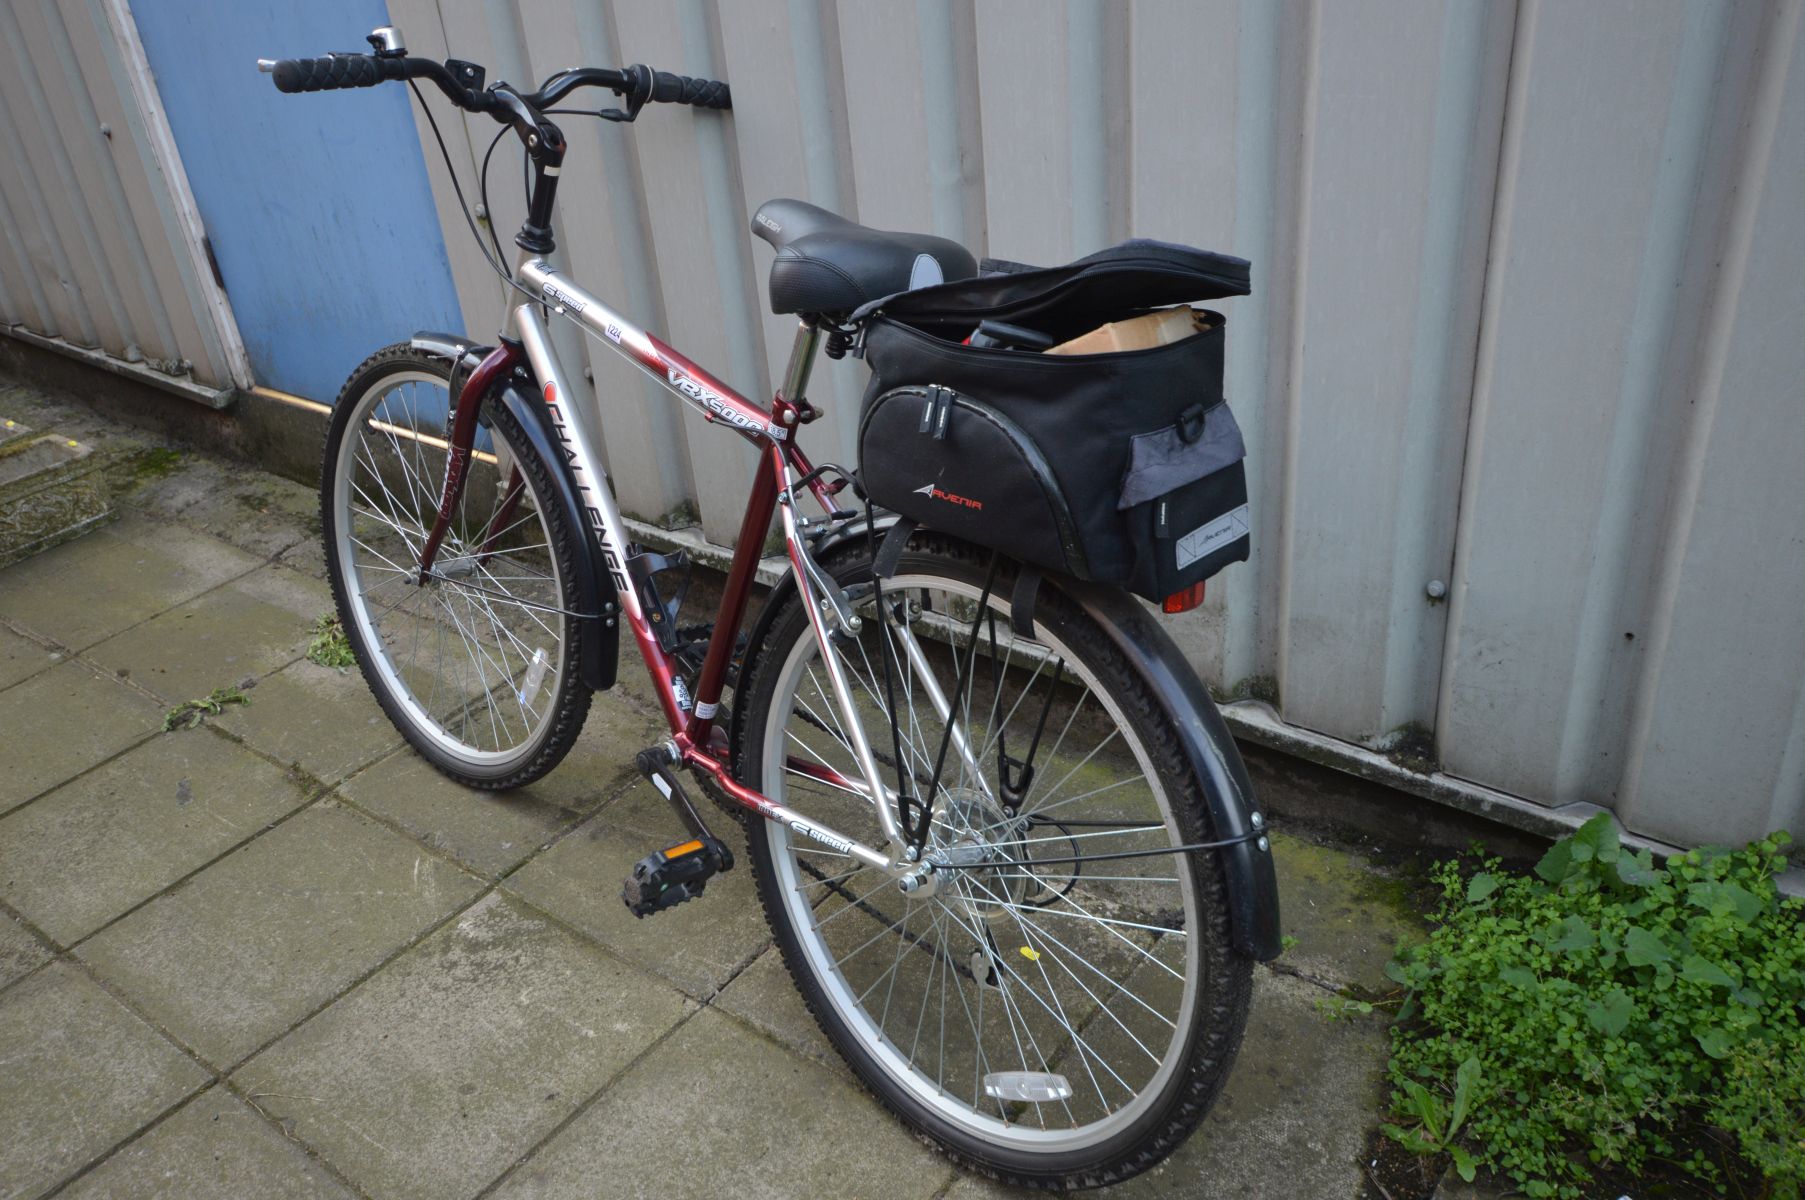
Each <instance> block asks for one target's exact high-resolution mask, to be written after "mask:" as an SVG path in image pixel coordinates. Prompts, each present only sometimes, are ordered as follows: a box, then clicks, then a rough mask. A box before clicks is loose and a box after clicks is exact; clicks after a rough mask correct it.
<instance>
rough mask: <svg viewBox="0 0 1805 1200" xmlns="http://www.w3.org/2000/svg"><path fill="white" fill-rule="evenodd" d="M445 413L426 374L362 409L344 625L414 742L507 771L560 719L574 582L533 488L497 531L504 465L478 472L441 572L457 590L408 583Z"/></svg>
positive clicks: (474, 466) (350, 483)
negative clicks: (567, 605) (567, 583)
mask: <svg viewBox="0 0 1805 1200" xmlns="http://www.w3.org/2000/svg"><path fill="white" fill-rule="evenodd" d="M447 403H448V401H447V392H446V387H445V382H444V380H442V379H440V378H439V377H437V376H436V375H432V374H430V373H427V372H424V371H406V372H397V373H393V374H390V375H386V376H384V377H383V378H382V380H381V381H380V382H378V383H377V384H376V385H375V386H374V387H372V388H370V389H369V390H368V391H366V392H365V393H364V394H363V395H361V396H359V397H358V398H357V399H356V400H355V401H354V405H355V407H354V410H353V412H352V414H351V417H350V420H349V422H348V424H347V426H346V429H345V433H344V437H343V439H342V440H341V442H340V444H339V452H338V461H337V469H336V471H335V475H334V489H333V514H334V532H335V541H336V550H337V558H338V564H339V570H340V571H341V572H342V574H343V582H344V585H345V595H346V599H347V601H348V606H349V611H348V612H346V613H345V614H343V615H344V617H345V619H346V621H347V622H349V623H351V624H354V625H355V627H356V630H357V632H358V634H359V635H360V636H359V639H358V641H359V644H361V645H362V646H365V647H368V648H369V650H370V665H371V666H373V667H374V670H375V673H376V675H377V677H378V679H379V681H380V686H381V687H383V688H384V689H385V690H386V691H387V692H388V694H389V696H390V697H391V698H392V699H393V700H394V701H395V702H396V704H398V705H399V706H400V708H401V710H402V712H403V714H404V718H405V720H407V721H408V722H409V723H410V724H411V725H412V726H413V728H414V729H415V730H417V731H418V732H419V733H420V734H421V735H422V736H423V737H424V738H426V739H427V740H428V741H429V742H430V743H432V745H433V746H435V747H436V748H437V749H439V750H440V751H442V752H443V753H445V754H446V755H448V756H450V757H452V758H454V759H455V760H457V761H459V762H461V763H463V764H465V765H466V766H468V767H470V768H472V769H476V770H489V771H500V770H506V769H507V768H508V767H509V766H511V765H512V764H513V763H515V762H517V761H520V760H523V759H525V758H528V757H530V756H531V755H532V753H533V752H534V751H535V750H536V748H537V747H538V746H539V745H540V744H541V743H542V742H543V741H544V739H545V737H546V735H547V733H548V732H549V729H550V727H551V724H552V722H553V720H554V719H555V716H556V713H555V703H554V700H555V697H556V696H557V695H558V693H559V690H560V689H559V684H560V682H561V680H560V673H561V671H562V670H563V667H564V661H565V649H566V642H567V638H568V633H567V621H566V618H565V617H564V616H563V615H562V614H561V613H559V612H558V611H557V609H559V608H561V607H562V597H563V595H564V579H563V573H562V567H561V565H560V564H559V562H558V556H557V554H556V553H555V551H554V550H553V548H552V546H551V536H550V534H551V531H550V529H549V527H548V526H547V524H546V519H545V517H544V515H543V513H542V512H541V510H540V506H539V499H538V497H537V496H536V495H535V494H534V490H533V487H532V485H531V483H530V481H523V482H524V488H523V491H522V495H521V497H520V499H519V501H518V502H517V505H516V508H515V510H514V512H513V513H512V514H511V515H509V516H508V517H507V519H506V521H505V522H496V523H495V525H494V526H493V528H491V525H490V522H491V520H492V519H493V518H494V517H495V516H496V513H497V510H498V509H500V508H501V507H502V506H503V504H504V503H505V492H506V477H505V475H504V474H503V466H502V463H501V461H500V457H501V456H498V455H497V454H495V453H479V454H478V456H477V457H476V458H475V459H473V461H472V462H471V464H470V467H469V475H468V477H467V479H468V482H467V486H466V489H465V495H464V499H463V503H462V504H461V505H460V508H459V511H458V512H457V513H456V514H455V515H454V518H453V520H452V523H451V530H450V532H449V533H448V534H447V536H446V538H445V540H444V543H443V545H442V547H441V548H440V550H439V553H438V556H437V559H436V561H435V564H434V565H435V573H437V572H439V571H444V572H447V573H448V574H450V575H452V576H455V578H445V579H442V580H436V581H435V582H432V583H429V584H428V585H427V586H425V587H421V586H419V585H418V584H417V583H414V582H412V581H410V580H409V579H408V574H409V573H410V572H411V571H412V569H413V568H414V567H416V566H417V564H418V562H419V556H418V550H419V546H420V545H421V543H422V542H423V541H424V538H425V535H426V530H427V528H428V527H429V526H430V523H431V520H432V516H433V514H434V513H435V512H436V511H437V508H438V499H439V490H440V488H441V487H442V485H443V482H444V473H445V459H446V450H445V442H444V439H443V436H442V435H443V431H444V429H443V427H444V421H443V413H444V412H445V410H446V407H447ZM490 532H494V533H496V534H498V535H499V537H498V538H497V541H496V542H495V544H494V545H493V546H492V547H491V552H490V553H489V554H487V555H485V554H482V553H481V552H480V551H481V550H482V547H483V545H484V543H485V537H484V535H485V534H487V533H490ZM535 659H538V660H539V663H540V665H539V666H537V667H535V665H534V662H535Z"/></svg>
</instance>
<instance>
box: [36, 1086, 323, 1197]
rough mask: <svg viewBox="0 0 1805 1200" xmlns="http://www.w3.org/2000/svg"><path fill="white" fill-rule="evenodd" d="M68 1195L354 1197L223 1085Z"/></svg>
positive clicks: (193, 1102)
mask: <svg viewBox="0 0 1805 1200" xmlns="http://www.w3.org/2000/svg"><path fill="white" fill-rule="evenodd" d="M61 1194H62V1196H64V1197H67V1198H68V1200H112V1198H114V1197H120V1196H130V1197H132V1200H242V1198H244V1197H256V1198H257V1200H350V1197H351V1192H350V1191H348V1190H347V1189H346V1188H345V1187H344V1185H342V1184H340V1183H339V1182H338V1181H337V1180H335V1179H333V1178H332V1175H331V1173H330V1172H328V1171H327V1170H326V1169H325V1168H324V1167H322V1166H321V1165H320V1164H319V1163H318V1162H316V1161H314V1160H313V1159H312V1158H309V1157H308V1155H307V1152H306V1151H305V1150H303V1149H301V1147H299V1146H297V1145H296V1144H295V1143H293V1142H291V1141H289V1140H288V1139H287V1138H285V1137H283V1136H282V1135H281V1134H280V1133H278V1132H276V1130H274V1129H273V1128H271V1127H270V1124H269V1122H268V1121H265V1120H264V1119H263V1118H262V1117H260V1116H258V1115H257V1114H256V1113H255V1112H253V1111H252V1110H251V1108H250V1106H249V1105H247V1104H245V1102H244V1101H242V1100H240V1099H238V1098H237V1097H236V1096H234V1095H232V1093H231V1092H230V1091H228V1090H227V1089H225V1088H223V1087H212V1088H209V1089H207V1091H205V1092H203V1093H201V1094H200V1095H199V1096H196V1097H195V1098H194V1099H193V1100H190V1101H189V1102H188V1103H187V1104H185V1105H183V1106H182V1108H181V1111H179V1112H177V1113H175V1114H174V1115H173V1116H171V1117H169V1119H167V1120H165V1121H163V1122H162V1123H161V1124H159V1125H158V1126H157V1127H156V1128H155V1129H153V1130H151V1131H150V1132H149V1133H147V1134H145V1135H144V1136H143V1137H141V1138H139V1139H138V1140H137V1141H135V1142H133V1143H132V1144H131V1145H129V1146H126V1147H125V1148H123V1149H122V1150H120V1151H118V1152H117V1153H115V1154H114V1155H113V1156H112V1157H111V1158H109V1159H107V1160H106V1161H105V1162H103V1163H101V1164H100V1165H99V1166H98V1167H95V1168H94V1169H93V1170H92V1171H90V1172H88V1173H87V1174H86V1175H83V1176H82V1177H81V1178H80V1179H78V1180H76V1181H75V1183H74V1184H73V1185H71V1186H70V1187H69V1188H67V1189H66V1190H64V1191H63V1192H62V1193H61Z"/></svg>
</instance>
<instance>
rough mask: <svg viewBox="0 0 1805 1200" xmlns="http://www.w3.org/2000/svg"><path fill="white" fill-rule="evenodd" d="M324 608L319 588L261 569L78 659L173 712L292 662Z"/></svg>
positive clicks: (295, 575)
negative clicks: (176, 707)
mask: <svg viewBox="0 0 1805 1200" xmlns="http://www.w3.org/2000/svg"><path fill="white" fill-rule="evenodd" d="M331 608H332V597H331V594H330V593H329V592H328V591H327V589H326V588H325V586H324V585H322V584H320V583H318V582H317V581H315V580H312V579H309V578H307V577H306V576H305V575H302V574H300V573H299V572H296V571H291V570H289V569H288V568H286V567H277V566H268V567H262V568H259V569H258V570H255V571H253V572H251V573H250V574H249V575H246V576H243V577H242V578H240V579H235V580H233V581H232V582H231V583H228V584H226V585H225V586H224V587H219V588H215V589H214V590H213V591H210V592H207V593H206V594H205V595H202V596H200V597H198V598H196V599H194V600H191V601H189V602H188V603H186V604H182V605H178V606H177V607H175V608H173V609H171V610H169V611H168V612H166V613H163V614H161V615H159V616H156V617H152V618H151V619H150V620H148V621H146V622H144V623H143V624H142V625H136V626H133V627H132V628H131V629H128V630H126V631H125V632H124V633H121V634H117V635H115V636H113V637H110V638H108V639H107V640H106V641H104V642H101V643H100V644H99V645H97V646H94V647H93V648H91V649H90V650H89V651H88V652H87V654H86V657H87V658H88V659H89V660H90V661H92V662H94V663H97V664H99V665H100V666H102V667H104V668H106V669H107V670H110V671H112V672H114V673H115V674H117V675H120V676H121V677H129V678H130V679H131V680H132V682H133V683H136V684H137V685H138V686H140V687H144V688H149V689H150V690H151V691H153V692H155V693H157V694H158V695H159V696H161V697H163V699H165V700H167V701H169V702H170V703H171V704H178V703H180V702H181V701H183V700H192V699H194V698H196V697H199V696H205V695H206V694H207V693H209V692H211V691H212V690H213V689H214V688H218V687H228V686H231V685H234V684H237V683H240V682H241V681H243V680H245V679H258V678H261V677H262V676H264V675H267V674H269V673H270V672H271V671H274V670H276V669H277V668H278V667H281V666H283V665H285V664H287V663H290V662H293V661H294V660H295V659H296V658H298V657H300V655H302V654H303V653H305V652H306V650H307V643H308V642H309V641H311V640H312V638H313V630H312V626H313V623H314V621H315V620H317V619H318V618H319V616H320V614H321V613H324V612H329V611H331Z"/></svg>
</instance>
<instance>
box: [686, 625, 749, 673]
mask: <svg viewBox="0 0 1805 1200" xmlns="http://www.w3.org/2000/svg"><path fill="white" fill-rule="evenodd" d="M713 637H714V623H713V622H712V621H711V622H709V623H708V624H706V625H684V626H680V627H679V628H678V630H677V646H676V649H675V650H673V651H672V654H673V655H674V656H675V657H676V659H677V661H678V662H679V663H680V664H682V666H683V667H684V668H685V669H687V670H688V671H689V673H690V674H691V675H697V676H699V675H701V674H702V662H703V660H704V659H705V658H707V657H708V643H709V641H710V639H712V638H713ZM746 645H747V637H746V633H745V631H744V630H741V631H740V634H739V636H738V637H736V638H734V640H733V655H732V657H730V658H729V659H728V660H727V677H726V684H727V686H728V687H736V686H738V683H739V674H740V666H741V664H742V662H743V661H744V659H745V657H746Z"/></svg>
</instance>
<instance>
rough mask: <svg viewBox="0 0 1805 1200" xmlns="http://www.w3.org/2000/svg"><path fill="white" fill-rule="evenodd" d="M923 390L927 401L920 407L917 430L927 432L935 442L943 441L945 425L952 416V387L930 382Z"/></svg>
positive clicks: (944, 438)
mask: <svg viewBox="0 0 1805 1200" xmlns="http://www.w3.org/2000/svg"><path fill="white" fill-rule="evenodd" d="M924 392H925V395H926V397H927V403H926V404H924V405H922V408H921V425H920V427H919V430H918V431H919V432H921V433H925V434H927V435H928V436H929V437H931V438H933V439H934V440H935V441H937V442H944V441H945V440H946V427H947V425H948V423H949V422H950V421H951V420H952V416H953V389H952V388H949V387H946V386H944V385H943V384H938V383H930V384H928V385H927V387H926V388H925V389H924Z"/></svg>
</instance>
